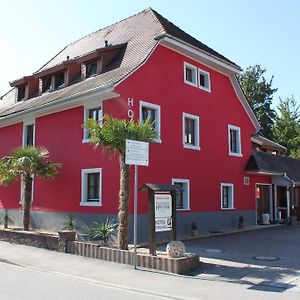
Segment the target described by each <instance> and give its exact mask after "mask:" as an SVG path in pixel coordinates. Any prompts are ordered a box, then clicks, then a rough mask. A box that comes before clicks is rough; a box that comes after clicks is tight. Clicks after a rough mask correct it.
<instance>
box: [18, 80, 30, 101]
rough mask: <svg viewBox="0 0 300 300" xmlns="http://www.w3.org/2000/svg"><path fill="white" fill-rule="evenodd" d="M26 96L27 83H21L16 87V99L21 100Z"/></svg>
mask: <svg viewBox="0 0 300 300" xmlns="http://www.w3.org/2000/svg"><path fill="white" fill-rule="evenodd" d="M27 98H28V85H25V84H24V85H21V86H19V87H18V98H17V99H18V101H22V100H25V99H27Z"/></svg>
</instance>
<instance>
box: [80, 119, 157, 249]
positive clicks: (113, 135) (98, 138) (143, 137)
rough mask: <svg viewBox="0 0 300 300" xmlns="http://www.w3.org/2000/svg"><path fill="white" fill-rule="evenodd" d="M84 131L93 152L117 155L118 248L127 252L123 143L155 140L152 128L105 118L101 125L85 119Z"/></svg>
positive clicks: (126, 168)
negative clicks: (118, 164)
mask: <svg viewBox="0 0 300 300" xmlns="http://www.w3.org/2000/svg"><path fill="white" fill-rule="evenodd" d="M84 127H85V128H86V130H87V131H88V133H89V135H90V142H91V144H93V145H94V146H95V147H96V148H97V147H100V149H102V153H104V152H106V151H108V152H109V153H110V154H111V155H113V154H115V153H117V154H118V155H119V162H120V190H119V213H118V219H119V226H118V248H119V249H127V248H128V205H129V177H130V172H129V171H130V169H129V165H126V164H125V145H126V139H131V140H136V141H143V142H150V141H152V140H154V139H155V137H156V131H155V130H154V128H153V126H152V124H151V123H150V122H149V121H148V120H146V121H145V122H143V123H138V122H135V121H134V120H131V121H127V120H124V119H117V118H113V117H112V116H109V115H105V116H104V118H103V124H102V125H100V124H99V122H97V121H95V120H92V119H89V120H87V122H86V123H85V124H84Z"/></svg>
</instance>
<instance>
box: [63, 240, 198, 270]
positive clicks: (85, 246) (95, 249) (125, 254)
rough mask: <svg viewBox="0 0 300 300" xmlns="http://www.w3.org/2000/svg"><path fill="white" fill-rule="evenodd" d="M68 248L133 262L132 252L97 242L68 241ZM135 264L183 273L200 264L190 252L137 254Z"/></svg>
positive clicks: (90, 254) (83, 253)
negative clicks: (178, 256)
mask: <svg viewBox="0 0 300 300" xmlns="http://www.w3.org/2000/svg"><path fill="white" fill-rule="evenodd" d="M68 249H69V251H70V253H73V254H77V255H82V256H85V257H91V258H97V259H103V260H108V261H113V262H117V263H121V264H127V265H132V264H133V252H132V251H128V250H119V249H114V248H108V247H101V246H99V245H97V244H91V243H83V242H77V241H75V242H69V243H68ZM137 266H139V267H143V268H150V269H155V270H160V271H165V272H169V273H176V274H184V273H187V272H189V271H192V270H195V269H197V268H198V267H199V266H200V261H199V256H198V255H196V254H192V253H187V254H186V256H185V257H181V258H168V257H167V256H151V255H148V254H138V255H137Z"/></svg>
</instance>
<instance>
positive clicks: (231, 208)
mask: <svg viewBox="0 0 300 300" xmlns="http://www.w3.org/2000/svg"><path fill="white" fill-rule="evenodd" d="M221 210H224V211H228V210H235V208H234V207H230V208H221Z"/></svg>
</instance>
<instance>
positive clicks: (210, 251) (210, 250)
mask: <svg viewBox="0 0 300 300" xmlns="http://www.w3.org/2000/svg"><path fill="white" fill-rule="evenodd" d="M204 251H205V252H208V253H220V252H222V250H219V249H206V250H204Z"/></svg>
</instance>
